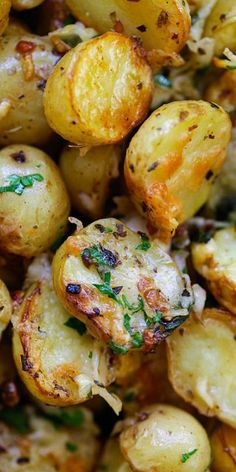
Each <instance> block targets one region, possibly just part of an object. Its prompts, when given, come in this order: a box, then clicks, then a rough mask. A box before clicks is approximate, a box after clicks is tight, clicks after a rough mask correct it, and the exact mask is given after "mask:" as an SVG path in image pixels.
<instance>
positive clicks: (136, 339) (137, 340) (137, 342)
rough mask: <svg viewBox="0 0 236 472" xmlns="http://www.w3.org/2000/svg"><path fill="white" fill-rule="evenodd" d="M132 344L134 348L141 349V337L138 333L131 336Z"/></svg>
mask: <svg viewBox="0 0 236 472" xmlns="http://www.w3.org/2000/svg"><path fill="white" fill-rule="evenodd" d="M132 344H133V346H134V347H141V346H142V345H143V335H142V334H141V333H139V332H138V331H137V332H136V333H134V334H133V336H132Z"/></svg>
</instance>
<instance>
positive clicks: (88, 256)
mask: <svg viewBox="0 0 236 472" xmlns="http://www.w3.org/2000/svg"><path fill="white" fill-rule="evenodd" d="M81 257H82V259H83V262H84V263H85V265H86V264H88V265H89V264H97V265H98V266H108V267H116V266H117V263H118V257H117V256H116V254H114V253H113V252H111V251H110V250H109V249H106V248H105V247H103V246H101V244H98V245H96V244H94V245H93V246H91V247H87V248H85V249H84V250H83V252H82V253H81Z"/></svg>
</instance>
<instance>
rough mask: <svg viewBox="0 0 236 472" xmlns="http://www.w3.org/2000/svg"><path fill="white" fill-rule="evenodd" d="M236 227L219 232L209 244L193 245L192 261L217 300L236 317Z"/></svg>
mask: <svg viewBox="0 0 236 472" xmlns="http://www.w3.org/2000/svg"><path fill="white" fill-rule="evenodd" d="M235 251H236V227H235V226H233V227H231V228H225V229H223V230H220V231H217V232H216V233H215V235H214V237H213V238H212V239H210V241H208V243H195V244H193V245H192V261H193V265H194V267H195V269H196V270H197V272H199V274H201V275H202V276H203V277H205V278H206V280H207V282H208V287H209V290H210V291H211V292H212V293H213V295H214V297H215V298H216V300H217V301H218V302H219V303H220V304H221V305H223V306H224V307H225V308H227V309H228V310H229V311H230V312H231V313H234V314H235V315H236V277H235V275H234V268H235V263H236V256H235Z"/></svg>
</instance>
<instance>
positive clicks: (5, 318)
mask: <svg viewBox="0 0 236 472" xmlns="http://www.w3.org/2000/svg"><path fill="white" fill-rule="evenodd" d="M11 314H12V301H11V297H10V294H9V292H8V289H7V287H6V285H5V284H4V282H3V281H2V280H1V279H0V337H1V335H2V333H3V331H4V329H5V328H6V327H7V325H8V323H9V321H10V319H11Z"/></svg>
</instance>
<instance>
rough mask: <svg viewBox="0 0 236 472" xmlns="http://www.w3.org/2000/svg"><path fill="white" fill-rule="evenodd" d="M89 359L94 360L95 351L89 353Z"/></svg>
mask: <svg viewBox="0 0 236 472" xmlns="http://www.w3.org/2000/svg"><path fill="white" fill-rule="evenodd" d="M88 356H89V359H92V358H93V351H89V355H88Z"/></svg>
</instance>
